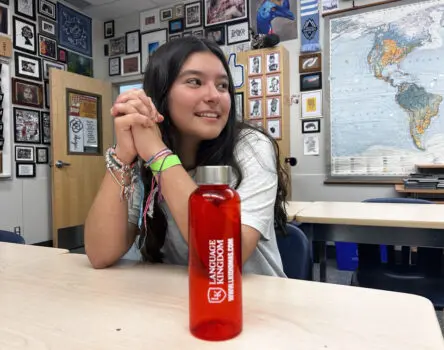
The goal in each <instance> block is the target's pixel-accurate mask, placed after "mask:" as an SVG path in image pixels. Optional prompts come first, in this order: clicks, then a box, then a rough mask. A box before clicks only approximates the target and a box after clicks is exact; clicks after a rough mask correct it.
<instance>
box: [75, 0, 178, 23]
mask: <svg viewBox="0 0 444 350" xmlns="http://www.w3.org/2000/svg"><path fill="white" fill-rule="evenodd" d="M84 1H86V2H88V3H89V4H90V5H89V6H86V7H84V6H82V7H81V8H79V9H80V10H82V12H84V13H85V14H87V15H88V16H90V17H92V18H93V19H98V20H102V21H106V20H111V19H117V18H121V17H125V16H128V15H130V14H132V13H136V12H142V11H145V10H149V9H153V8H156V7H166V6H169V5H171V4H174V3H178V2H179V1H178V0H82V2H84ZM68 2H69V3H71V4H73V5H75V3H76V0H68Z"/></svg>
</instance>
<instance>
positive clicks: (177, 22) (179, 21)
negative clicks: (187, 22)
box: [168, 18, 184, 34]
mask: <svg viewBox="0 0 444 350" xmlns="http://www.w3.org/2000/svg"><path fill="white" fill-rule="evenodd" d="M176 26H177V28H176ZM183 29H184V26H183V18H176V19H172V20H171V21H168V33H169V34H176V33H181V32H183Z"/></svg>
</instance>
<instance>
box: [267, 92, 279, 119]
mask: <svg viewBox="0 0 444 350" xmlns="http://www.w3.org/2000/svg"><path fill="white" fill-rule="evenodd" d="M280 116H281V97H280V96H276V97H271V98H267V118H277V117H280Z"/></svg>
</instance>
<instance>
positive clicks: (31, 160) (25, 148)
mask: <svg viewBox="0 0 444 350" xmlns="http://www.w3.org/2000/svg"><path fill="white" fill-rule="evenodd" d="M20 149H22V150H28V151H30V152H31V157H29V159H25V158H23V157H20V154H19V153H20ZM15 161H16V162H19V163H20V162H21V163H34V162H35V151H34V147H33V146H23V145H15Z"/></svg>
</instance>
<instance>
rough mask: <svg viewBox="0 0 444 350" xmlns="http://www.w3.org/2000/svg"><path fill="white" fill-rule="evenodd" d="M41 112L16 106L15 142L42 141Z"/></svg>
mask: <svg viewBox="0 0 444 350" xmlns="http://www.w3.org/2000/svg"><path fill="white" fill-rule="evenodd" d="M40 140H41V136H40V112H39V111H34V110H31V109H25V108H18V107H14V142H15V143H40Z"/></svg>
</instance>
